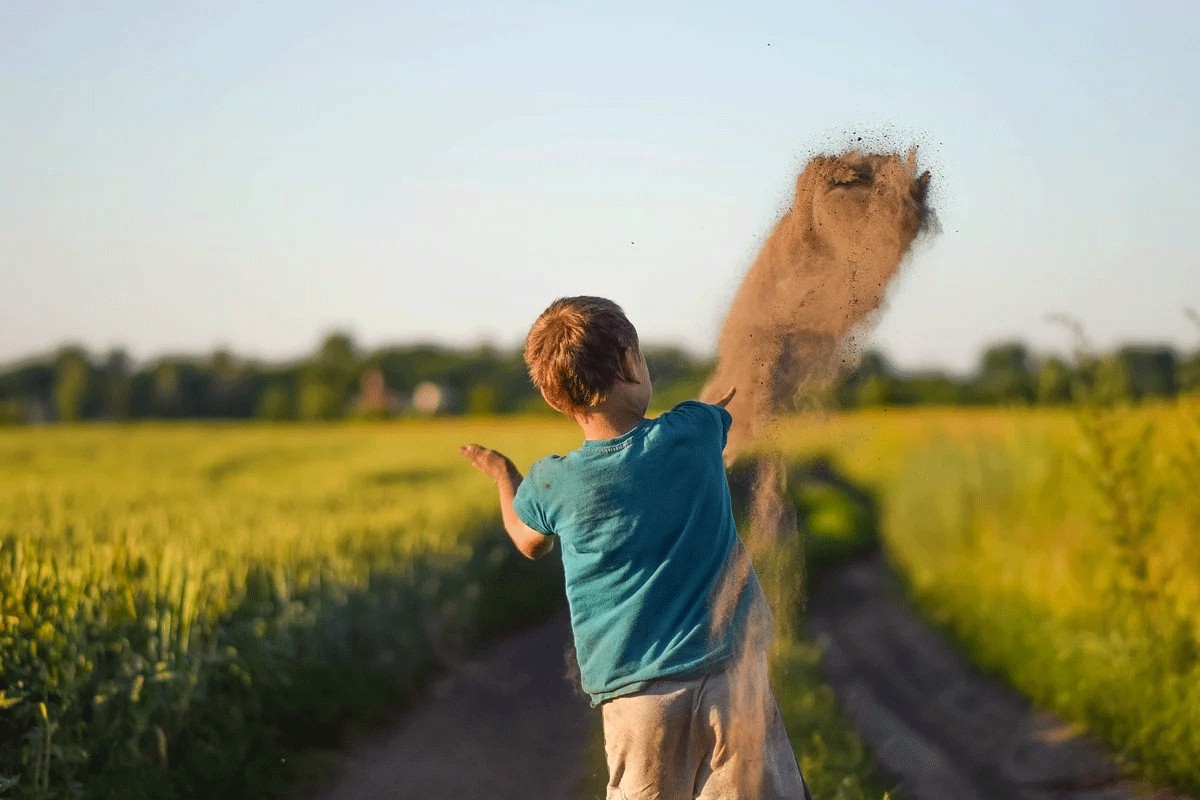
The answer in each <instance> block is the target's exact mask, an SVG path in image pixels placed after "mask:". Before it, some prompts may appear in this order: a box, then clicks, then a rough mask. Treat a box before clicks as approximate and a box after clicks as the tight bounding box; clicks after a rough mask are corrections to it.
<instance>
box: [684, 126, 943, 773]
mask: <svg viewBox="0 0 1200 800" xmlns="http://www.w3.org/2000/svg"><path fill="white" fill-rule="evenodd" d="M928 187H929V172H928V171H926V172H923V173H920V174H918V173H917V165H916V151H915V150H910V151H909V152H908V154H907V155H906V156H900V155H898V154H895V153H893V154H888V155H870V154H864V153H860V152H857V151H849V152H846V153H843V154H841V155H835V156H826V155H820V156H816V157H814V158H812V159H811V160H810V161H809V162H808V164H807V165H806V166H805V168H804V170H803V171H802V172H801V173H800V176H799V178H797V180H796V194H795V198H794V199H793V201H792V205H791V207H790V208H789V209H788V210H787V211H786V212H785V213H784V215H783V216H782V218H780V220H779V222H778V223H777V224H776V225H775V228H774V230H773V231H772V232H771V235H770V236H769V237H768V238H767V241H766V243H765V244H764V245H763V247H762V250H761V251H760V252H759V254H758V257H757V258H756V259H755V261H754V263H753V265H752V266H751V267H750V270H749V271H748V272H747V273H746V276H745V278H744V279H743V280H742V283H741V286H740V287H739V289H738V291H737V294H736V295H735V296H734V299H733V303H732V305H731V306H730V309H729V314H728V316H727V317H726V319H725V323H724V326H723V327H722V329H721V335H720V339H719V341H718V345H717V366H716V369H715V370H714V372H713V374H712V377H711V378H709V380H708V382H707V383H706V384H705V387H704V390H703V391H702V392H701V395H700V396H701V399H702V400H705V401H707V402H710V403H711V402H715V401H716V400H717V399H719V398H720V397H721V396H723V395H724V394H725V392H726V391H727V390H728V389H729V387H731V386H732V387H736V388H737V394H736V396H735V397H734V398H733V400H732V401H731V402H730V404H729V406H728V408H729V411H730V413H731V414H732V415H733V427H732V428H731V429H730V432H729V444H728V446H727V448H726V450H725V455H726V463H729V464H732V463H733V461H734V460H735V459H736V458H737V457H738V456H739V455H740V454H743V453H745V452H746V451H747V450H748V449H749V448H750V447H751V446H752V445H753V448H754V451H755V454H756V461H755V466H754V474H753V476H752V479H751V485H750V499H749V503H748V506H747V507H748V509H749V513H750V530H749V535H748V537H747V542H748V548H749V551H750V553H749V555H747V554H746V553H745V551H744V549H743V548H740V547H739V549H738V553H737V557H735V558H733V559H731V563H730V565H729V567H727V569H726V574H725V576H724V579H723V580H722V581H721V584H720V586H719V588H718V593H717V596H716V597H714V598H713V600H712V602H713V620H714V622H713V628H714V630H713V634H714V636H715V635H719V634H718V631H720V630H721V629H722V628H723V627H724V625H726V624H727V623H728V621H729V619H730V618H731V616H732V614H733V611H734V608H735V607H736V605H737V602H738V598H740V597H741V596H742V593H743V590H744V589H745V587H746V581H747V580H748V579H749V578H750V576H751V575H753V574H754V572H753V571H752V570H751V569H750V565H749V557H750V556H753V557H754V560H755V561H756V562H757V563H758V564H759V569H760V571H763V572H764V575H763V578H764V584H765V585H766V587H767V590H766V595H767V597H768V600H769V603H770V605H772V606H773V607H774V609H775V612H776V615H777V617H776V618H775V619H774V621H773V620H772V616H771V614H770V613H769V612H768V613H758V614H752V615H751V617H750V620H749V622H748V627H749V628H750V630H748V631H747V638H746V641H747V642H754V641H762V640H763V639H764V637H765V638H769V637H770V636H771V635H772V633H773V632H774V631H779V632H780V633H783V634H790V633H791V630H790V628H791V627H792V624H793V619H794V611H793V610H794V609H797V608H798V607H799V599H800V591H801V587H800V585H799V577H800V576H799V574H798V572H799V568H800V567H801V566H802V563H803V562H802V553H801V552H800V550H799V547H798V545H799V533H798V530H797V526H796V517H795V510H794V508H793V506H792V504H791V502H790V500H789V499H788V497H787V492H786V466H785V464H784V461H783V458H782V456H781V455H780V454H779V453H778V450H777V448H776V447H775V446H774V444H773V441H772V440H773V428H774V423H775V421H776V419H777V417H778V416H779V415H780V414H781V413H782V412H785V411H787V410H789V409H790V408H793V407H794V406H795V404H796V403H797V401H798V400H799V399H801V398H803V397H809V398H815V397H819V396H820V394H821V392H822V391H823V390H825V389H828V388H829V387H830V386H831V385H832V384H833V382H834V380H835V379H836V378H837V377H838V375H839V374H840V373H841V372H842V371H844V370H846V369H849V368H851V367H853V366H854V364H855V363H856V362H857V359H858V353H857V351H856V342H857V341H858V340H860V339H861V335H862V334H863V333H865V332H866V330H867V328H869V326H870V325H871V323H872V322H873V321H874V318H875V316H876V312H877V311H878V309H879V308H880V306H881V304H882V303H883V299H884V295H885V293H886V291H887V288H888V284H889V283H890V281H891V280H892V279H893V278H894V277H895V275H896V273H897V271H898V270H899V267H900V265H901V263H902V262H903V260H904V257H905V255H906V254H907V253H908V251H909V247H910V246H911V244H912V242H913V240H914V239H915V238H916V237H917V235H918V234H919V233H920V232H921V231H922V230H924V229H926V228H927V227H928V226H929V225H930V223H931V221H932V219H933V218H932V214H931V212H930V210H929V209H928V208H927V206H926V196H927V193H928ZM789 554H790V555H789ZM764 627H765V628H767V630H757V629H756V628H764ZM772 628H773V629H774V631H773V630H771V629H772ZM754 656H755V652H754V648H753V646H747V647H744V648H743V653H742V655H741V656H739V658H752V657H754ZM732 674H739V675H744V676H753V675H756V674H761V673H756V672H754V671H752V670H746V669H736V670H735V672H734V673H732ZM740 683H741V685H739V686H736V687H731V690H732V691H736V692H738V693H739V694H741V697H739V698H736V699H735V707H740V708H744V709H747V710H748V712H747V713H746V714H745V716H744V717H743V718H742V719H741V721H740V723H739V725H738V726H737V729H736V730H732V731H730V734H731V738H732V741H734V742H735V749H736V750H737V751H739V752H740V753H741V756H740V757H739V760H740V761H741V762H742V763H744V764H746V765H747V769H746V770H745V773H746V774H745V776H744V781H745V786H744V787H743V791H744V792H745V794H744V796H748V797H758V796H760V794H762V792H763V791H764V790H765V791H766V794H762V796H768V795H770V787H766V786H762V785H761V782H762V781H763V780H764V779H765V780H768V781H770V780H771V776H770V774H769V772H770V771H769V770H766V771H764V770H763V769H758V768H751V765H755V764H758V765H759V766H761V765H762V764H763V763H764V762H763V759H762V757H761V755H762V753H761V750H762V747H763V742H764V739H765V734H766V726H767V721H768V720H769V719H771V714H772V712H771V710H770V702H771V695H770V691H769V689H770V687H769V686H768V685H767V684H766V680H765V679H761V680H744V681H742V682H740ZM750 710H753V711H750ZM759 712H761V713H759ZM738 743H740V744H738ZM740 796H741V795H740Z"/></svg>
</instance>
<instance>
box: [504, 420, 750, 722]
mask: <svg viewBox="0 0 1200 800" xmlns="http://www.w3.org/2000/svg"><path fill="white" fill-rule="evenodd" d="M730 423H731V418H730V416H729V412H728V411H726V410H725V409H723V408H721V407H719V406H714V405H709V404H707V403H700V402H696V401H687V402H684V403H680V404H679V405H677V406H675V407H674V408H673V409H671V410H670V411H668V412H667V413H665V414H663V415H662V416H660V417H658V418H656V419H645V420H642V422H641V423H640V424H638V426H637V427H636V428H634V429H633V430H631V431H629V432H628V433H625V434H623V435H621V436H618V437H617V438H615V439H605V440H601V441H585V442H584V443H583V446H582V447H580V448H579V449H578V450H575V451H572V452H571V453H568V454H567V455H565V456H549V457H547V458H543V459H541V460H539V461H537V462H535V463H534V464H533V466H532V467H530V469H529V474H528V475H526V476H525V480H524V481H522V483H521V485H520V487H519V488H518V490H517V495H516V499H515V501H514V508H515V510H516V512H517V515H518V516H519V517H520V518H521V519H522V520H523V521H524V522H525V524H526V525H528V526H529V527H531V528H533V529H534V530H536V531H539V532H541V533H544V534H551V535H556V536H558V537H559V541H560V543H561V545H562V560H563V570H564V573H565V576H566V589H567V601H568V603H569V605H570V609H571V628H572V630H573V632H574V636H575V649H576V654H577V656H578V659H579V670H580V674H581V677H582V683H583V689H584V691H585V692H587V693H588V694H589V695H591V698H592V704H593V705H596V704H598V703H600V702H602V701H604V700H607V699H610V698H613V697H619V696H621V695H624V694H630V693H632V692H636V691H640V690H641V689H643V688H645V686H646V685H647V683H648V682H649V681H652V680H655V679H660V678H668V677H671V678H685V677H691V676H695V675H700V674H704V673H708V672H715V671H718V670H720V669H722V668H724V667H725V666H726V665H727V664H728V663H729V661H730V659H731V658H732V656H733V655H734V654H735V651H736V650H737V648H739V647H741V646H744V645H745V644H747V642H746V641H745V637H744V634H745V633H746V628H747V620H748V619H749V615H750V614H751V612H752V610H754V609H759V610H760V612H762V613H764V614H765V616H766V618H767V619H769V616H770V615H769V612H768V611H766V603H765V600H763V597H762V589H761V587H760V586H759V583H758V579H757V577H756V576H755V575H754V571H753V568H751V567H749V566H748V556H746V553H745V548H744V547H742V545H741V542H740V540H739V539H738V534H737V529H736V527H735V525H734V521H733V511H732V508H731V505H730V499H729V483H728V481H727V479H726V477H725V465H724V462H723V460H722V450H723V449H724V447H725V440H726V437H727V435H728V432H729V425H730ZM739 559H741V560H742V561H743V563H742V565H741V568H740V569H735V568H733V564H734V563H735V562H736V561H738V560H739ZM747 570H748V572H747ZM727 575H736V576H737V577H735V578H732V579H730V578H727V577H726V576H727ZM726 586H731V588H724V587H726ZM734 600H736V602H734ZM730 611H732V613H730ZM755 619H757V620H761V619H762V617H759V616H756V617H755ZM754 627H756V628H761V627H763V626H762V625H761V623H760V624H756V625H755V626H754ZM767 628H768V630H769V625H768V626H767ZM760 634H761V632H760ZM765 636H767V637H769V633H766V634H765ZM761 638H762V636H761V635H760V636H759V639H761ZM768 640H769V639H768ZM765 643H766V641H755V642H750V643H749V644H751V645H756V646H765Z"/></svg>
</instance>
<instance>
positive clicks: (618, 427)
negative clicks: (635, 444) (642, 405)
mask: <svg viewBox="0 0 1200 800" xmlns="http://www.w3.org/2000/svg"><path fill="white" fill-rule="evenodd" d="M572 417H573V419H574V420H575V422H576V424H578V425H579V427H580V428H581V429H582V430H583V438H584V439H587V440H588V441H597V440H603V439H615V438H617V437H618V436H623V435H624V434H626V433H629V432H630V431H631V430H633V429H634V428H636V427H637V426H638V425H639V424H641V422H642V420H644V419H645V418H646V412H645V409H638V408H636V407H630V406H628V405H617V404H611V406H610V404H608V403H602V404H600V405H598V406H593V407H592V408H589V409H587V410H586V411H579V412H576V413H575V414H573V415H572Z"/></svg>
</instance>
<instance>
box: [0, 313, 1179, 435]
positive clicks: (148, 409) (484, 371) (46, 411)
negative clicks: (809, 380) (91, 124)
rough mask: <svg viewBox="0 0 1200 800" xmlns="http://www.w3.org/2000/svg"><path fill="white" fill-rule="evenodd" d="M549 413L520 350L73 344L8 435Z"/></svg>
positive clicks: (945, 401) (679, 354)
mask: <svg viewBox="0 0 1200 800" xmlns="http://www.w3.org/2000/svg"><path fill="white" fill-rule="evenodd" d="M644 351H645V353H646V360H647V362H648V363H649V365H650V372H651V375H652V377H653V379H654V383H655V402H656V405H659V406H662V407H668V406H670V405H672V404H674V403H675V402H678V401H680V400H683V399H686V398H688V397H694V396H695V395H696V394H697V393H698V392H699V390H700V387H701V386H702V385H703V383H704V380H705V378H706V377H707V375H708V374H709V372H710V371H711V369H712V361H711V359H708V358H705V357H700V356H696V355H694V354H692V353H690V352H688V351H686V350H684V349H682V348H679V347H674V346H661V345H660V346H653V345H648V346H646V347H644ZM1097 363H1098V364H1099V365H1100V367H1101V368H1103V369H1105V370H1107V372H1108V374H1109V376H1110V378H1111V379H1112V381H1113V382H1114V384H1115V385H1116V386H1117V387H1119V389H1118V394H1120V395H1121V396H1123V397H1125V398H1126V399H1128V400H1130V401H1134V402H1137V401H1141V400H1144V399H1148V398H1157V397H1172V396H1174V395H1176V394H1179V393H1181V392H1192V391H1197V390H1200V352H1196V353H1191V354H1186V355H1184V354H1180V353H1179V352H1177V351H1176V350H1175V349H1173V348H1171V347H1168V346H1163V345H1153V346H1145V345H1142V346H1137V345H1129V346H1124V347H1119V348H1116V349H1115V350H1113V351H1112V352H1110V353H1107V354H1102V355H1101V356H1100V357H1099V358H1098V362H1097ZM1078 368H1079V367H1078V366H1077V365H1076V363H1075V362H1074V361H1073V360H1070V361H1069V360H1066V359H1062V358H1058V357H1055V356H1043V357H1039V356H1036V355H1035V354H1034V353H1033V352H1032V351H1031V350H1030V349H1029V347H1028V346H1026V345H1025V344H1023V343H1020V342H1007V343H1001V344H997V345H994V346H991V347H988V348H987V349H985V350H984V352H983V353H982V355H981V357H980V360H979V363H978V366H977V367H976V369H975V370H974V372H973V373H972V374H970V375H967V376H955V375H952V374H950V373H947V372H944V371H925V372H918V373H911V372H904V371H901V370H899V369H897V368H896V367H895V366H894V365H892V364H891V362H889V360H888V359H887V357H886V356H885V355H884V354H883V353H882V352H879V351H877V350H869V351H867V352H865V353H863V355H862V358H861V360H860V362H859V363H858V365H857V367H856V368H855V369H854V370H853V371H851V372H850V373H848V374H847V375H845V376H844V377H843V378H842V380H840V382H839V383H838V384H837V386H835V387H834V388H833V390H832V392H831V394H830V397H829V401H830V403H831V404H832V405H834V406H836V407H839V408H870V407H880V406H904V405H997V404H1000V405H1012V404H1056V403H1066V402H1069V401H1070V400H1071V395H1072V386H1073V382H1074V380H1075V378H1076V377H1077V372H1076V371H1077V369H1078ZM545 411H547V408H546V406H545V404H544V403H543V402H542V400H541V398H540V396H539V395H538V394H537V392H536V391H535V390H534V388H533V387H532V386H531V385H530V383H529V378H528V374H527V373H526V370H525V365H524V362H523V361H522V358H521V353H520V350H519V349H508V350H506V349H501V348H497V347H493V346H490V345H480V346H477V347H472V348H454V347H449V346H446V345H439V344H432V343H420V344H408V345H399V346H388V347H381V348H377V349H374V350H370V351H366V350H362V349H361V348H359V347H358V346H356V344H355V342H354V340H353V338H352V337H351V336H350V335H348V334H346V333H342V332H336V333H331V334H329V335H328V336H326V337H325V339H324V340H323V341H322V342H321V344H320V346H319V347H318V348H317V350H316V352H314V353H312V354H311V355H310V356H308V357H305V358H301V359H297V360H295V361H292V362H288V363H282V364H268V363H264V362H261V361H258V360H255V359H249V358H241V357H238V356H236V355H234V354H233V353H231V352H229V351H228V350H217V351H216V352H213V353H211V354H209V355H206V356H199V357H197V356H165V357H162V358H159V359H156V360H154V361H152V362H149V363H145V364H140V365H137V364H134V362H133V361H132V359H131V358H130V357H129V356H128V354H127V353H126V352H124V351H122V350H119V349H118V350H113V351H111V352H108V353H106V354H99V355H97V354H93V353H89V352H88V351H87V350H86V349H84V348H83V347H81V346H78V345H70V346H64V347H62V348H60V349H59V350H58V351H57V352H55V353H53V354H51V355H47V356H44V357H37V358H30V359H26V360H24V361H21V362H19V363H17V364H15V365H12V366H9V367H7V368H0V422H2V423H9V424H13V423H22V422H26V423H38V422H54V421H66V422H77V421H83V420H113V421H122V420H137V419H231V420H232V419H255V418H257V419H263V420H334V419H344V418H350V417H367V418H370V417H390V416H397V415H404V414H512V413H528V412H545Z"/></svg>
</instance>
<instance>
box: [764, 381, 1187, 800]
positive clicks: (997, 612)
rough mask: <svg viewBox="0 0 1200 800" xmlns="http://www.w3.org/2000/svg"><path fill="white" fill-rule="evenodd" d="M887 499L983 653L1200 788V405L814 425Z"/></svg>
mask: <svg viewBox="0 0 1200 800" xmlns="http://www.w3.org/2000/svg"><path fill="white" fill-rule="evenodd" d="M787 438H788V447H789V449H790V451H791V452H793V453H795V454H812V453H832V454H833V455H834V457H835V458H836V459H837V461H838V463H840V464H842V465H843V466H845V467H846V469H847V470H848V471H849V472H850V473H851V476H852V477H853V478H854V479H855V480H856V481H858V482H861V483H863V484H865V485H866V486H868V487H869V488H870V489H871V490H872V491H873V492H874V494H875V495H876V496H877V497H879V498H880V500H881V522H882V531H883V538H884V541H885V544H886V546H887V548H888V550H889V551H890V553H891V555H892V556H893V559H894V560H895V561H896V562H897V563H898V564H899V565H900V567H901V568H902V571H903V573H904V577H905V579H906V581H907V584H908V587H909V590H910V592H911V595H912V596H913V598H914V599H915V600H916V601H917V603H918V604H919V605H920V607H921V608H922V609H923V610H924V611H925V612H926V613H927V615H928V616H929V617H931V618H932V619H933V620H935V621H936V622H938V623H939V624H941V625H943V626H944V627H945V628H947V629H948V630H949V631H951V632H952V633H953V634H954V635H955V636H956V637H957V638H958V639H959V640H960V641H962V642H963V643H964V645H965V646H966V648H967V649H968V651H969V652H970V654H971V655H972V657H973V658H974V659H975V661H976V662H977V663H979V664H980V665H982V666H983V667H984V668H986V669H988V670H992V671H995V672H996V673H998V674H1000V675H1002V676H1004V677H1005V678H1006V679H1007V680H1008V681H1010V682H1011V683H1012V684H1013V685H1014V686H1015V687H1017V688H1018V689H1020V690H1021V691H1022V692H1024V693H1025V694H1026V695H1028V696H1029V697H1031V698H1032V699H1033V700H1034V701H1035V702H1037V703H1038V704H1040V705H1042V706H1044V707H1046V708H1050V709H1052V710H1054V711H1056V712H1058V713H1060V714H1062V715H1063V716H1065V717H1066V718H1068V719H1070V720H1072V721H1074V722H1076V723H1079V724H1080V725H1082V726H1084V727H1086V728H1087V729H1089V730H1090V731H1092V732H1093V733H1095V734H1096V735H1098V736H1099V737H1100V738H1101V739H1103V740H1104V741H1106V742H1108V743H1109V744H1110V745H1111V746H1112V747H1113V748H1114V749H1115V750H1116V751H1117V752H1118V753H1119V755H1120V756H1121V758H1122V759H1123V760H1124V762H1125V763H1126V764H1127V766H1128V767H1129V768H1130V770H1131V771H1133V772H1134V773H1135V774H1137V775H1140V776H1141V777H1143V778H1145V779H1148V780H1150V781H1153V782H1157V783H1164V784H1172V785H1174V786H1176V787H1178V788H1180V789H1183V790H1185V791H1189V792H1200V767H1198V766H1197V765H1198V764H1200V659H1198V657H1197V656H1198V653H1200V648H1198V646H1197V642H1200V537H1197V533H1196V532H1197V530H1200V492H1198V491H1197V489H1196V487H1197V486H1200V458H1197V453H1200V447H1197V443H1200V407H1198V406H1197V404H1196V402H1195V401H1188V400H1183V401H1181V402H1179V403H1172V404H1164V405H1160V406H1155V407H1149V408H1142V409H1122V408H1120V407H1112V408H1110V407H1104V406H1101V405H1095V406H1092V405H1088V406H1084V407H1081V408H1079V409H1075V410H1062V411H1043V410H1037V411H1033V410H1013V411H964V410H942V411H936V410H919V411H903V412H901V411H895V410H889V411H882V412H875V413H861V414H850V415H840V416H834V417H830V418H827V419H825V420H823V421H817V420H809V421H808V423H807V424H804V423H802V421H797V423H796V424H795V425H794V426H792V427H791V428H790V429H789V431H788V437H787Z"/></svg>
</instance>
